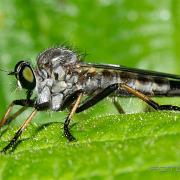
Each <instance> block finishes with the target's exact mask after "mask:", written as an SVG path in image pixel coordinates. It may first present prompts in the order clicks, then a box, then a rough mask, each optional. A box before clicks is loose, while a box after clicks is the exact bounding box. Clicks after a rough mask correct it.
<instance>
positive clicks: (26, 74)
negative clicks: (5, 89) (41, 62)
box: [22, 66, 34, 83]
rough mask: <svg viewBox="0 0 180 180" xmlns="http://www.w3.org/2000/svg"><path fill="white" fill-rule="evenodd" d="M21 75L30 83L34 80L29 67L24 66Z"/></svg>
mask: <svg viewBox="0 0 180 180" xmlns="http://www.w3.org/2000/svg"><path fill="white" fill-rule="evenodd" d="M22 76H23V77H24V79H25V80H26V81H29V82H30V83H33V82H34V74H33V72H32V69H31V68H30V67H28V66H27V67H24V69H23V70H22Z"/></svg>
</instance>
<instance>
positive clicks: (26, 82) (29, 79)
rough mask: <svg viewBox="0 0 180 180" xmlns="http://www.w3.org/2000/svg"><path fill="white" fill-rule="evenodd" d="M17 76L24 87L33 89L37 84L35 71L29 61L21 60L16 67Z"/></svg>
mask: <svg viewBox="0 0 180 180" xmlns="http://www.w3.org/2000/svg"><path fill="white" fill-rule="evenodd" d="M15 70H16V78H17V80H18V81H19V82H20V84H21V86H22V88H25V89H27V90H33V89H34V88H35V86H36V79H35V75H34V72H33V70H32V68H31V66H30V64H29V63H28V62H24V61H22V62H20V63H18V65H17V66H16V68H15Z"/></svg>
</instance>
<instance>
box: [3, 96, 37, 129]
mask: <svg viewBox="0 0 180 180" xmlns="http://www.w3.org/2000/svg"><path fill="white" fill-rule="evenodd" d="M33 104H34V101H33V100H26V99H21V100H15V101H13V102H12V103H11V104H10V105H9V107H8V109H7V111H6V113H5V114H4V116H3V118H2V120H1V121H0V128H1V127H2V126H4V125H5V124H6V123H10V122H11V121H12V120H14V119H15V118H16V117H18V116H19V115H20V114H21V113H23V112H24V111H25V110H26V109H27V107H31V106H33ZM15 105H20V106H23V107H22V108H20V109H19V110H18V111H17V112H16V113H14V114H13V115H12V116H9V115H10V113H11V111H12V110H13V107H14V106H15Z"/></svg>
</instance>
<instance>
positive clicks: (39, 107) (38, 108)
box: [0, 100, 49, 153]
mask: <svg viewBox="0 0 180 180" xmlns="http://www.w3.org/2000/svg"><path fill="white" fill-rule="evenodd" d="M14 102H15V105H21V106H24V107H26V108H28V107H34V110H33V112H32V113H31V115H30V116H29V117H28V118H27V119H26V121H25V122H24V123H23V124H22V126H21V127H20V128H19V129H18V131H17V132H16V133H15V135H14V137H13V138H12V140H11V141H10V142H9V144H8V145H7V146H6V147H5V148H3V150H2V151H0V152H1V153H6V151H7V150H9V149H10V148H11V147H12V146H13V145H14V144H15V143H16V142H17V140H18V138H19V136H20V135H21V134H22V132H23V131H24V130H25V128H26V127H27V126H28V125H29V123H30V122H31V121H32V119H33V117H34V116H35V114H36V113H37V111H43V110H46V109H47V108H48V107H49V103H42V104H35V102H34V101H33V100H28V101H27V100H16V101H14ZM8 109H9V108H8ZM19 111H20V110H19ZM17 114H18V113H17V112H16V113H15V114H14V115H12V116H11V117H17Z"/></svg>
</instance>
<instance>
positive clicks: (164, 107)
mask: <svg viewBox="0 0 180 180" xmlns="http://www.w3.org/2000/svg"><path fill="white" fill-rule="evenodd" d="M120 86H121V87H122V88H123V89H125V90H126V91H128V92H129V93H131V94H133V95H134V96H136V97H138V98H140V99H142V100H143V101H144V102H146V103H147V104H149V105H150V106H151V107H152V108H154V109H155V110H168V111H180V107H178V106H172V105H159V104H158V103H156V102H155V101H153V100H152V99H151V98H149V97H148V96H146V95H144V94H143V93H141V92H139V91H137V90H135V89H133V88H131V87H130V86H128V85H127V84H120Z"/></svg>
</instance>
